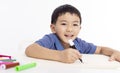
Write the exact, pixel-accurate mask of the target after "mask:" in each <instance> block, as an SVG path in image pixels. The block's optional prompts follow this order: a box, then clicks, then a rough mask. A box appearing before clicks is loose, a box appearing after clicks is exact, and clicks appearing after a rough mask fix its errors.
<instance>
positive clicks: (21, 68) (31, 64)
mask: <svg viewBox="0 0 120 73" xmlns="http://www.w3.org/2000/svg"><path fill="white" fill-rule="evenodd" d="M35 66H36V63H34V62H33V63H28V64H25V65H20V66H16V67H15V70H16V71H21V70H26V69H29V68H32V67H35Z"/></svg>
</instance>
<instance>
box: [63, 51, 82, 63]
mask: <svg viewBox="0 0 120 73" xmlns="http://www.w3.org/2000/svg"><path fill="white" fill-rule="evenodd" d="M62 55H63V57H62V60H63V62H67V63H73V62H75V61H76V60H78V59H79V58H81V57H82V55H81V54H80V53H79V51H77V50H75V49H66V50H63V51H62Z"/></svg>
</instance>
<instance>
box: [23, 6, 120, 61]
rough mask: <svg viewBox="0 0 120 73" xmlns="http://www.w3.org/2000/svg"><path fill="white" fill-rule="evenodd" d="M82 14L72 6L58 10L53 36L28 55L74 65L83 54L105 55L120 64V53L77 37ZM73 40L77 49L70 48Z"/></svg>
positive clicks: (52, 27) (52, 28) (40, 43)
mask: <svg viewBox="0 0 120 73" xmlns="http://www.w3.org/2000/svg"><path fill="white" fill-rule="evenodd" d="M81 22H82V19H81V14H80V12H79V11H78V10H77V9H76V8H75V7H73V6H72V5H68V4H65V5H61V6H59V7H58V8H56V9H55V10H54V12H53V14H52V18H51V25H50V28H51V31H52V33H51V34H47V35H45V36H44V37H43V38H42V39H40V40H38V41H36V42H35V43H33V44H31V45H30V46H28V47H27V48H26V51H25V53H26V55H27V56H29V57H33V58H40V59H47V60H54V61H59V62H64V63H73V62H75V61H76V60H77V59H80V58H82V54H104V55H107V56H110V59H109V60H110V61H112V60H116V61H119V62H120V52H119V51H116V50H113V49H111V48H108V47H102V46H96V45H94V44H92V43H88V42H86V41H84V40H81V39H80V38H78V37H77V35H78V34H79V31H80V30H81ZM70 39H72V40H73V42H74V43H75V47H76V49H73V48H70V44H69V43H68V40H70Z"/></svg>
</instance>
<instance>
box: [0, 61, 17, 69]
mask: <svg viewBox="0 0 120 73" xmlns="http://www.w3.org/2000/svg"><path fill="white" fill-rule="evenodd" d="M17 65H19V62H16V63H8V64H1V65H0V69H8V68H11V67H15V66H17Z"/></svg>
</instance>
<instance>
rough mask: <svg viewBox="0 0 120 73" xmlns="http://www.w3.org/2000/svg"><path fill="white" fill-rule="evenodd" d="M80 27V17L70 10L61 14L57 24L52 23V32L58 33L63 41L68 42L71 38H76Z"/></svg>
mask: <svg viewBox="0 0 120 73" xmlns="http://www.w3.org/2000/svg"><path fill="white" fill-rule="evenodd" d="M80 29H81V26H80V18H79V17H78V16H77V15H76V14H70V13H68V12H67V13H65V14H62V15H61V16H59V17H58V19H57V21H56V24H55V25H54V24H52V25H51V30H52V32H53V33H56V34H57V36H58V37H59V38H60V40H61V41H62V42H63V43H68V40H69V39H72V40H74V39H75V38H76V37H77V35H78V33H79V31H80Z"/></svg>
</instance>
